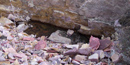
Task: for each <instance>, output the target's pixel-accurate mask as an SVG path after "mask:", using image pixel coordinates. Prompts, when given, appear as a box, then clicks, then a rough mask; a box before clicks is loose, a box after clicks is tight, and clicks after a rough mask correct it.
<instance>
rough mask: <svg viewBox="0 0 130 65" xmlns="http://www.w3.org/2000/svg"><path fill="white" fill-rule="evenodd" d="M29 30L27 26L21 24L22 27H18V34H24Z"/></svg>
mask: <svg viewBox="0 0 130 65" xmlns="http://www.w3.org/2000/svg"><path fill="white" fill-rule="evenodd" d="M27 28H28V26H27V25H25V24H20V25H18V27H17V32H23V31H24V30H26V29H27Z"/></svg>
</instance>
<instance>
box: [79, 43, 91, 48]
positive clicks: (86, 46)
mask: <svg viewBox="0 0 130 65" xmlns="http://www.w3.org/2000/svg"><path fill="white" fill-rule="evenodd" d="M86 48H89V44H87V43H86V44H83V45H82V46H81V48H80V49H86Z"/></svg>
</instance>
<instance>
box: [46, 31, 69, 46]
mask: <svg viewBox="0 0 130 65" xmlns="http://www.w3.org/2000/svg"><path fill="white" fill-rule="evenodd" d="M48 39H49V40H51V41H53V42H58V43H64V44H66V43H67V44H69V43H71V40H70V39H68V38H66V37H62V36H60V35H59V30H57V31H56V32H54V33H52V34H51V35H50V37H49V38H48Z"/></svg>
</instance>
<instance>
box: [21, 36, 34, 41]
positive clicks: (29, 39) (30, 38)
mask: <svg viewBox="0 0 130 65" xmlns="http://www.w3.org/2000/svg"><path fill="white" fill-rule="evenodd" d="M23 40H24V41H34V40H35V39H34V38H33V37H24V38H23Z"/></svg>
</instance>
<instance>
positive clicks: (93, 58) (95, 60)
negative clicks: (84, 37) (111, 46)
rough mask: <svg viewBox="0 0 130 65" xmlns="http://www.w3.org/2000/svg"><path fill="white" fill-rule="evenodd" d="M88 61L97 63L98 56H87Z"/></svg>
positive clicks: (95, 54)
mask: <svg viewBox="0 0 130 65" xmlns="http://www.w3.org/2000/svg"><path fill="white" fill-rule="evenodd" d="M88 59H89V60H91V61H92V62H98V60H99V56H98V54H97V53H94V54H92V55H91V56H89V57H88Z"/></svg>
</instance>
